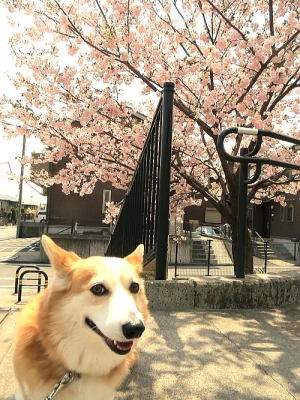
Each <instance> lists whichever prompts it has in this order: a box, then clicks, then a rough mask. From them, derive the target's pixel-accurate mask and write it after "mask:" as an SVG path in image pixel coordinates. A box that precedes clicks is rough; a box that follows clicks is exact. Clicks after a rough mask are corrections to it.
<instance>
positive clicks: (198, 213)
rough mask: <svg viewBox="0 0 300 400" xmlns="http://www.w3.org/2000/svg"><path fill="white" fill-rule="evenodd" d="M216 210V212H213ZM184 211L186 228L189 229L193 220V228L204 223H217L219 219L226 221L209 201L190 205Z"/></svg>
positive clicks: (222, 221)
mask: <svg viewBox="0 0 300 400" xmlns="http://www.w3.org/2000/svg"><path fill="white" fill-rule="evenodd" d="M213 210H215V212H212V211H213ZM184 211H185V213H184V229H189V225H188V224H189V223H190V222H191V221H192V222H193V228H194V229H195V228H196V227H197V226H199V225H200V224H203V223H207V224H210V223H212V224H213V223H216V222H217V221H218V222H219V221H220V222H221V223H224V218H223V217H222V216H221V215H220V214H219V213H218V211H217V210H216V209H215V208H214V207H213V206H212V205H211V204H210V203H209V202H202V204H201V206H189V207H186V208H185V210H184Z"/></svg>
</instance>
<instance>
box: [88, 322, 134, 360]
mask: <svg viewBox="0 0 300 400" xmlns="http://www.w3.org/2000/svg"><path fill="white" fill-rule="evenodd" d="M85 323H86V324H87V326H88V327H89V328H91V329H92V330H93V331H94V332H96V333H97V334H98V335H99V336H101V337H102V338H103V339H104V341H105V343H106V344H107V346H108V347H109V348H110V349H111V350H112V351H113V352H114V353H117V354H120V355H124V354H127V353H129V352H130V350H131V347H132V345H133V341H132V340H131V341H128V342H119V341H117V340H112V339H110V338H109V337H107V336H105V335H104V333H103V332H101V331H100V329H99V328H98V326H97V325H96V324H95V323H94V322H93V321H92V320H91V319H89V318H88V317H86V318H85Z"/></svg>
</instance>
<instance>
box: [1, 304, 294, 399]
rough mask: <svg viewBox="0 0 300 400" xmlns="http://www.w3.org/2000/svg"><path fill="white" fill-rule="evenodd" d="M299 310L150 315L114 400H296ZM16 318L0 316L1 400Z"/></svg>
mask: <svg viewBox="0 0 300 400" xmlns="http://www.w3.org/2000/svg"><path fill="white" fill-rule="evenodd" d="M299 311H300V306H298V307H297V306H294V307H288V308H283V309H277V310H243V311H226V312H211V311H210V312H178V313H176V312H173V313H167V312H154V313H153V315H152V318H151V320H150V321H149V324H148V328H147V331H146V333H145V334H144V336H143V338H142V341H141V345H140V348H141V357H140V361H139V364H138V365H137V366H136V367H135V368H134V370H133V372H132V374H131V375H130V377H129V378H128V379H127V380H126V382H125V383H124V384H123V386H122V388H121V389H120V391H119V393H118V395H117V400H141V399H143V400H154V399H157V400H160V399H161V400H168V399H172V400H177V399H178V400H182V399H188V400H199V399H200V400H202V399H203V400H233V399H237V400H253V399H254V400H292V399H300V366H299V356H300V346H299V344H300V329H299ZM17 314H18V313H17V312H16V311H15V312H12V311H11V312H10V313H8V314H7V313H2V316H1V314H0V321H1V318H2V322H1V324H0V399H1V400H11V399H13V397H12V396H13V392H14V390H15V386H16V383H15V381H14V377H13V373H12V367H11V337H12V335H13V329H14V325H15V320H16V316H17ZM3 318H4V319H3ZM87 400H89V399H87Z"/></svg>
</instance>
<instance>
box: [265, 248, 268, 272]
mask: <svg viewBox="0 0 300 400" xmlns="http://www.w3.org/2000/svg"><path fill="white" fill-rule="evenodd" d="M264 244H265V274H266V273H267V263H268V242H267V241H266V242H264Z"/></svg>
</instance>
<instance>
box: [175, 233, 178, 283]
mask: <svg viewBox="0 0 300 400" xmlns="http://www.w3.org/2000/svg"><path fill="white" fill-rule="evenodd" d="M177 258H178V241H177V240H176V245H175V278H176V277H177Z"/></svg>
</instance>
